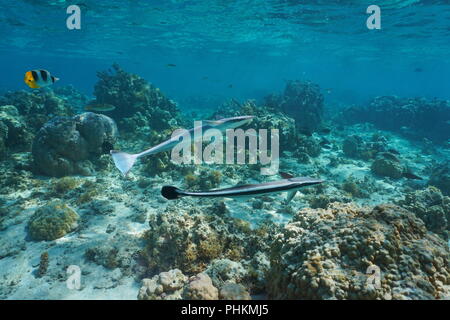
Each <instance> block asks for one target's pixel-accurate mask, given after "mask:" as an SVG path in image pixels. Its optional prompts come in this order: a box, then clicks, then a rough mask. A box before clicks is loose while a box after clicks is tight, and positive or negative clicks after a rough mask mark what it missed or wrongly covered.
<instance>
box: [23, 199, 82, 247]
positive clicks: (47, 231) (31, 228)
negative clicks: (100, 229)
mask: <svg viewBox="0 0 450 320" xmlns="http://www.w3.org/2000/svg"><path fill="white" fill-rule="evenodd" d="M78 218H79V217H78V214H77V213H76V212H75V211H74V210H72V209H71V208H69V207H68V206H67V205H66V204H64V203H63V202H60V201H53V202H51V203H48V204H47V205H45V206H43V207H40V208H39V209H37V210H36V211H35V212H34V214H33V215H32V216H31V218H30V221H29V222H28V233H29V235H30V237H31V238H32V239H33V240H55V239H58V238H61V237H63V236H64V235H66V234H67V233H68V232H70V231H72V230H74V229H75V228H76V227H77V221H78Z"/></svg>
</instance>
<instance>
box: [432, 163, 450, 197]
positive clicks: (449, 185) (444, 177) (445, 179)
mask: <svg viewBox="0 0 450 320" xmlns="http://www.w3.org/2000/svg"><path fill="white" fill-rule="evenodd" d="M428 184H430V185H432V186H435V187H438V188H439V189H440V190H441V191H442V193H443V194H445V195H446V196H450V161H446V162H443V163H441V164H439V165H437V166H435V167H434V168H433V171H432V173H431V176H430V181H429V182H428Z"/></svg>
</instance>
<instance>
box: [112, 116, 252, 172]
mask: <svg viewBox="0 0 450 320" xmlns="http://www.w3.org/2000/svg"><path fill="white" fill-rule="evenodd" d="M253 118H254V117H253V116H239V117H233V118H225V119H220V120H214V121H210V120H206V121H202V122H203V123H204V124H203V125H202V126H201V127H196V128H192V129H190V130H189V134H190V136H191V141H194V131H195V130H202V132H204V131H206V130H208V129H212V128H214V129H218V130H220V131H221V132H225V131H226V130H227V129H235V128H238V127H240V126H243V125H245V124H247V123H249V122H250V121H252V119H253ZM181 137H182V135H181V134H180V135H177V136H174V137H171V138H170V139H168V140H166V141H164V142H161V143H160V144H158V145H156V146H154V147H152V148H150V149H148V150H145V151H143V152H141V153H137V154H129V153H126V152H122V151H117V150H111V151H110V153H111V156H112V158H113V160H114V164H115V165H116V167H117V169H119V170H120V172H122V174H123V175H124V176H126V175H127V174H128V172H130V170H131V168H132V167H133V165H134V163H135V162H136V160H137V158H140V157H143V156H146V155H151V154H156V153H159V152H164V151H168V150H170V149H172V148H173V147H175V146H176V145H177V144H178V143H179V142H180V141H181Z"/></svg>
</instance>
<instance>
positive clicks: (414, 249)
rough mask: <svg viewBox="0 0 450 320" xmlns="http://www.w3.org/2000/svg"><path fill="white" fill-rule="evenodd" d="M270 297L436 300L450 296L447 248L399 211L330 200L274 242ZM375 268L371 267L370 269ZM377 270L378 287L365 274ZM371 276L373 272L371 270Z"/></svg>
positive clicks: (288, 227) (304, 212)
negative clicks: (331, 202)
mask: <svg viewBox="0 0 450 320" xmlns="http://www.w3.org/2000/svg"><path fill="white" fill-rule="evenodd" d="M275 239H276V240H275V242H274V244H273V246H272V255H271V270H270V272H269V274H268V277H267V287H268V288H267V289H268V295H269V298H273V299H435V298H440V297H445V296H448V294H449V292H448V291H449V289H448V288H449V287H448V285H449V284H450V268H449V258H450V252H449V248H448V246H447V244H446V243H445V242H444V241H443V240H441V239H439V238H438V237H436V236H434V235H433V234H431V233H428V232H427V230H426V228H425V225H424V224H423V222H422V221H421V220H420V219H418V218H417V217H415V215H414V214H413V213H410V212H408V211H406V210H404V209H402V208H400V207H397V206H394V205H379V206H376V207H375V208H373V209H369V208H360V207H356V206H355V205H353V204H339V203H333V204H330V206H329V207H328V208H327V209H303V210H301V211H300V212H299V213H298V214H296V215H295V216H294V217H293V221H292V222H290V223H288V224H287V225H286V226H285V227H284V229H283V231H282V232H281V233H279V234H278V235H277V236H276V237H275ZM369 267H370V268H369ZM377 267H378V268H379V269H380V283H379V284H380V286H379V287H376V286H375V285H373V284H372V285H369V284H368V283H369V281H368V278H369V277H370V274H369V275H368V274H367V273H369V272H368V270H371V269H373V270H375V269H377ZM371 274H372V273H371Z"/></svg>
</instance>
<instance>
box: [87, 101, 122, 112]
mask: <svg viewBox="0 0 450 320" xmlns="http://www.w3.org/2000/svg"><path fill="white" fill-rule="evenodd" d="M115 109H116V107H115V106H113V105H112V104H108V103H93V104H90V105H87V106H85V107H84V110H85V111H99V112H108V111H113V110H115Z"/></svg>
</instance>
